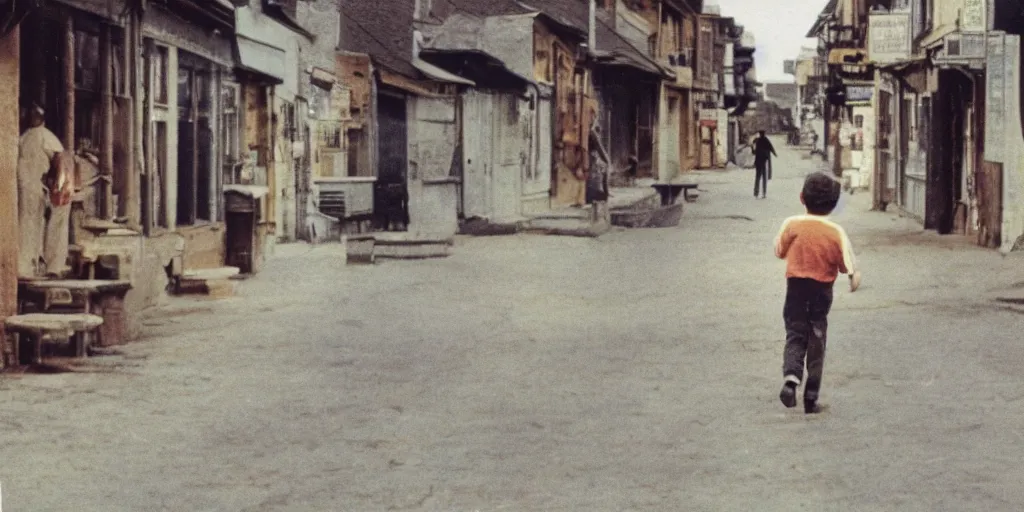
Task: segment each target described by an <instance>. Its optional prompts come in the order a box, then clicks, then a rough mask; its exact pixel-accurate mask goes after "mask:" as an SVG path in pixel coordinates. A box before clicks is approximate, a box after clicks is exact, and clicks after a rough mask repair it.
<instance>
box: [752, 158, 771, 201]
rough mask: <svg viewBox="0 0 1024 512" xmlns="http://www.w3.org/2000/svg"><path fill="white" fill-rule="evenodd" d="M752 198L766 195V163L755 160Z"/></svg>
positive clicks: (765, 161)
mask: <svg viewBox="0 0 1024 512" xmlns="http://www.w3.org/2000/svg"><path fill="white" fill-rule="evenodd" d="M754 169H756V171H755V174H754V196H755V197H756V196H759V195H762V192H761V191H762V190H763V191H764V193H763V195H768V161H767V160H757V161H755V162H754Z"/></svg>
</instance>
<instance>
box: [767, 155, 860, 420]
mask: <svg viewBox="0 0 1024 512" xmlns="http://www.w3.org/2000/svg"><path fill="white" fill-rule="evenodd" d="M839 194H840V184H839V182H838V181H836V180H835V179H833V178H832V177H830V176H828V175H826V174H824V173H820V172H817V173H814V174H811V175H809V176H807V179H806V180H804V188H803V191H802V192H801V193H800V202H802V203H803V204H804V206H805V207H806V209H807V213H806V214H805V215H797V216H794V217H790V218H788V219H786V221H785V222H783V223H782V229H781V230H780V231H779V235H778V237H776V238H775V256H777V257H778V258H779V259H784V260H786V281H787V283H786V304H785V306H784V307H783V310H782V316H783V319H784V321H785V324H786V350H785V354H784V355H783V363H782V373H783V378H784V382H783V386H782V391H781V392H780V393H779V398H780V399H781V400H782V403H783V404H784V405H785V406H786V407H795V406H796V392H797V387H799V386H800V383H801V381H802V380H803V376H804V366H805V365H804V360H805V358H806V368H807V382H806V384H805V386H804V412H806V413H807V414H814V413H817V412H820V409H819V406H818V391H819V390H820V389H821V374H822V370H823V369H824V363H825V339H826V332H827V330H828V313H829V310H830V309H831V308H832V287H833V285H834V284H835V281H836V277H837V275H838V274H840V273H842V274H847V275H849V277H850V291H851V292H852V291H856V290H857V288H859V287H860V271H859V270H858V269H857V266H856V265H857V263H856V260H855V259H854V254H853V248H852V247H851V245H850V239H849V238H847V236H846V231H844V230H843V228H842V227H841V226H839V225H838V224H836V223H834V222H832V221H831V220H829V218H828V216H829V215H830V214H831V213H832V210H834V209H835V207H836V204H837V203H838V202H839Z"/></svg>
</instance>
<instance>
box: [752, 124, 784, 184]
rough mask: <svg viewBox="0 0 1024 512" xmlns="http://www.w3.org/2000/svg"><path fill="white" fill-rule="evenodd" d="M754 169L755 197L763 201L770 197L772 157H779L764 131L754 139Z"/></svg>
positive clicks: (758, 133)
mask: <svg viewBox="0 0 1024 512" xmlns="http://www.w3.org/2000/svg"><path fill="white" fill-rule="evenodd" d="M753 146H754V147H753V149H754V168H755V169H756V174H755V175H754V197H755V198H756V197H757V196H758V195H760V196H761V198H762V199H764V198H765V197H767V196H768V172H769V171H768V169H769V166H770V165H771V158H772V156H776V157H777V156H779V155H778V154H776V153H775V147H774V146H772V141H770V140H768V137H767V136H766V135H765V134H764V130H761V131H759V132H757V138H756V139H754V144H753Z"/></svg>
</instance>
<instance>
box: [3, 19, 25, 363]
mask: <svg viewBox="0 0 1024 512" xmlns="http://www.w3.org/2000/svg"><path fill="white" fill-rule="evenodd" d="M19 41H20V36H19V30H18V29H17V28H15V29H14V30H13V31H12V32H11V33H10V34H8V35H7V37H3V38H0V84H2V85H3V87H4V91H5V92H6V94H3V95H0V240H3V241H4V242H3V243H0V323H2V322H3V320H4V319H6V318H7V317H8V316H11V315H16V314H17V313H18V242H19V229H18V227H19V226H18V135H19V134H18V127H19V123H18V96H19V94H18V87H19V85H20V84H19V81H20V77H19V60H20V56H21V50H20V47H19ZM3 338H4V334H3V330H2V329H0V342H3V341H5V340H4V339H3ZM2 346H6V344H4V345H0V347H2ZM0 359H2V357H0Z"/></svg>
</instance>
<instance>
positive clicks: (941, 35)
mask: <svg viewBox="0 0 1024 512" xmlns="http://www.w3.org/2000/svg"><path fill="white" fill-rule="evenodd" d="M956 30H957V28H956V25H940V26H939V27H937V28H936V29H935V30H932V31H931V32H929V33H928V35H926V36H925V37H924V38H923V39H921V43H920V46H921V48H932V47H934V46H938V45H939V44H941V43H942V40H943V39H945V38H946V36H948V35H950V34H952V33H953V32H956Z"/></svg>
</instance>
